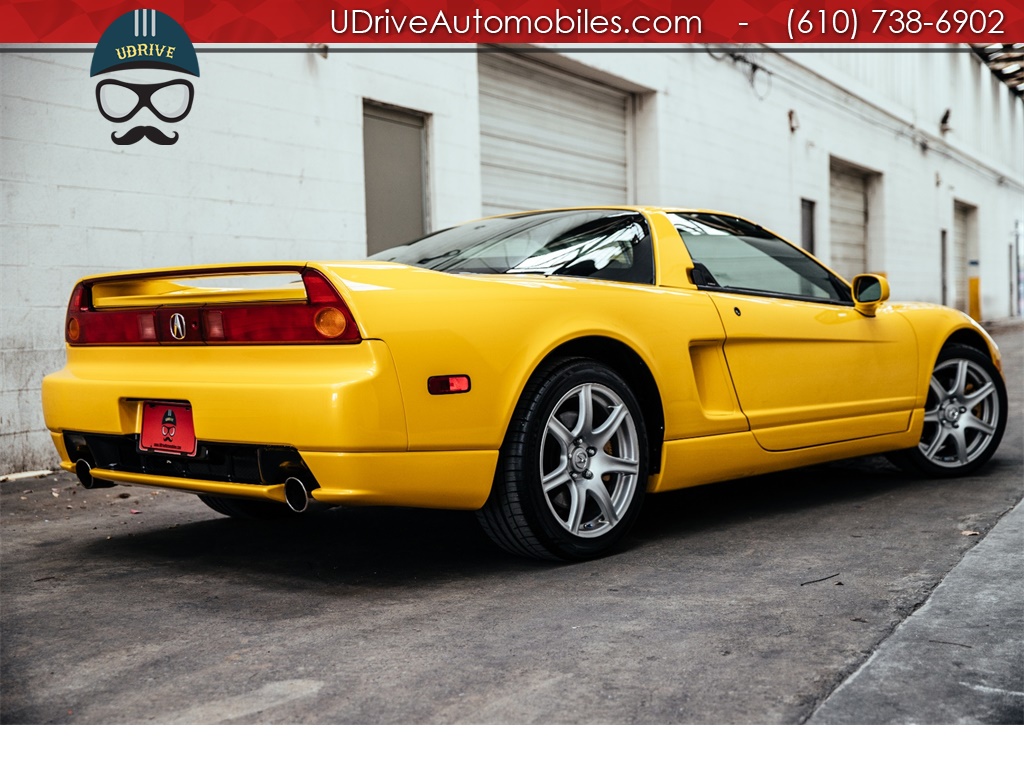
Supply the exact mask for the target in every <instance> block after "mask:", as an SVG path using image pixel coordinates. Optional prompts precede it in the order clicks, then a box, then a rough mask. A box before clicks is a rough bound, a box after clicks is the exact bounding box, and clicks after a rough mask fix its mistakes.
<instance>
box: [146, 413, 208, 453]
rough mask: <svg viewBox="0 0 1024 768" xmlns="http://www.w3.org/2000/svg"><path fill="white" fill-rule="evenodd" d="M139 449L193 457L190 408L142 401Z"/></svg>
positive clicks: (193, 432)
mask: <svg viewBox="0 0 1024 768" xmlns="http://www.w3.org/2000/svg"><path fill="white" fill-rule="evenodd" d="M139 447H140V448H141V449H142V450H144V451H156V452H157V453H173V454H176V455H178V456H195V455H196V428H195V425H194V424H193V423H192V406H191V405H189V404H188V403H160V402H151V401H146V402H144V403H143V404H142V434H141V435H140V436H139Z"/></svg>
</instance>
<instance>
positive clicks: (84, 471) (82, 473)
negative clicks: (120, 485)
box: [75, 459, 114, 491]
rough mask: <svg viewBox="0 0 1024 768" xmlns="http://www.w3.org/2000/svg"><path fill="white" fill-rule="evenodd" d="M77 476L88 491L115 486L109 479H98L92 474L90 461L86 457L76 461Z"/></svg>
mask: <svg viewBox="0 0 1024 768" xmlns="http://www.w3.org/2000/svg"><path fill="white" fill-rule="evenodd" d="M75 477H77V478H78V482H80V483H81V484H82V487H83V488H85V489H86V490H87V491H91V490H92V489H94V488H113V487H114V484H113V483H112V482H110V481H109V480H97V479H96V478H95V477H93V476H92V467H91V466H89V462H88V461H86V460H85V459H79V460H78V461H76V462H75Z"/></svg>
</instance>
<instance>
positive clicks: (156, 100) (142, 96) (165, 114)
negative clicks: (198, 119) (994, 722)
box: [96, 80, 195, 123]
mask: <svg viewBox="0 0 1024 768" xmlns="http://www.w3.org/2000/svg"><path fill="white" fill-rule="evenodd" d="M194 97H195V89H194V88H193V87H192V83H190V82H189V81H188V80H170V81H168V82H166V83H152V84H146V83H124V82H121V81H120V80H102V81H100V82H99V83H97V84H96V105H97V106H98V107H99V108H100V114H102V115H103V116H104V117H105V118H107V120H109V121H111V122H112V123H123V122H126V121H128V120H131V119H132V118H133V117H134V116H135V115H136V114H138V112H139V110H140V109H142V108H143V107H149V108H150V110H151V111H152V112H153V114H155V115H156V116H157V117H159V118H160V119H161V120H163V121H164V122H165V123H177V122H178V121H179V120H184V119H185V117H186V116H187V115H188V113H189V110H191V109H192V99H193V98H194Z"/></svg>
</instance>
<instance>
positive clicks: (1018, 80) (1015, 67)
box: [971, 43, 1024, 99]
mask: <svg viewBox="0 0 1024 768" xmlns="http://www.w3.org/2000/svg"><path fill="white" fill-rule="evenodd" d="M971 48H972V49H973V50H974V52H975V54H977V55H978V57H979V58H980V59H981V60H982V61H984V62H985V64H986V65H987V66H988V68H989V69H991V70H992V73H993V74H994V75H995V76H996V77H998V78H999V79H1000V80H1002V81H1003V82H1004V83H1006V84H1007V85H1008V86H1009V87H1010V90H1012V91H1013V92H1014V93H1016V94H1017V95H1018V96H1019V97H1020V98H1022V99H1024V43H1012V44H1011V43H1006V44H1003V43H993V44H992V45H972V46H971Z"/></svg>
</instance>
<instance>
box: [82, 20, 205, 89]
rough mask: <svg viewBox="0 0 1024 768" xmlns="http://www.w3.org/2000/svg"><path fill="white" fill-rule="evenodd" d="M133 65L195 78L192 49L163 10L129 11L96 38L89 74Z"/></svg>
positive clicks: (195, 59)
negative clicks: (97, 40)
mask: <svg viewBox="0 0 1024 768" xmlns="http://www.w3.org/2000/svg"><path fill="white" fill-rule="evenodd" d="M137 67H146V68H156V69H173V70H176V71H178V72H184V73H185V74H189V75H195V76H196V77H199V59H197V58H196V49H195V47H193V45H192V41H191V40H189V39H188V35H186V34H185V30H184V29H182V28H181V25H180V24H179V23H178V22H176V21H175V20H174V19H172V18H171V17H170V16H168V15H167V14H166V13H161V12H160V11H153V10H138V11H130V12H128V13H126V14H124V15H123V16H119V17H118V18H117V19H115V20H114V23H113V24H111V25H110V26H109V27H107V31H106V32H104V33H103V36H102V37H100V41H99V42H98V43H97V44H96V50H95V51H93V54H92V67H91V68H90V70H89V76H90V77H93V76H95V75H102V74H103V73H104V72H112V71H114V70H118V69H133V68H137Z"/></svg>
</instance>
